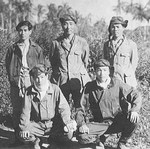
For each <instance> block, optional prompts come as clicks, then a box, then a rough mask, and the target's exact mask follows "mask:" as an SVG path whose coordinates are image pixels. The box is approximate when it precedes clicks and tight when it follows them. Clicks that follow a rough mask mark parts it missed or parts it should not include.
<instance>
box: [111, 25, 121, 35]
mask: <svg viewBox="0 0 150 149" xmlns="http://www.w3.org/2000/svg"><path fill="white" fill-rule="evenodd" d="M110 31H111V34H112V35H113V36H114V37H116V38H118V37H121V36H122V35H123V31H124V27H123V26H122V25H121V24H111V26H110Z"/></svg>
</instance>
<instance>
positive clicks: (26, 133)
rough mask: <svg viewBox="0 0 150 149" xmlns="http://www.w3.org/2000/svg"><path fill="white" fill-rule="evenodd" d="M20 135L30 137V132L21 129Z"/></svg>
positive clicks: (25, 137)
mask: <svg viewBox="0 0 150 149" xmlns="http://www.w3.org/2000/svg"><path fill="white" fill-rule="evenodd" d="M20 137H21V138H23V139H29V137H30V132H29V131H28V130H26V131H21V132H20Z"/></svg>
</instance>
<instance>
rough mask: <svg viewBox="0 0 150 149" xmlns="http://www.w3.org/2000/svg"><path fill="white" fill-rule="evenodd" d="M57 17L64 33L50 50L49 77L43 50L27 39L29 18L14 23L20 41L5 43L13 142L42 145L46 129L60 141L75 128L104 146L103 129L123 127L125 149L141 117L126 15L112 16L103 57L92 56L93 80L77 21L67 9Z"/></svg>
mask: <svg viewBox="0 0 150 149" xmlns="http://www.w3.org/2000/svg"><path fill="white" fill-rule="evenodd" d="M59 20H60V23H61V26H62V29H63V34H62V35H61V36H60V37H58V38H57V39H56V40H54V41H53V42H52V45H51V48H50V50H49V61H50V64H51V67H52V75H51V78H50V79H49V77H48V74H49V66H47V63H46V61H45V58H44V55H43V50H42V49H41V48H40V47H39V46H38V45H37V44H36V43H34V42H33V41H32V40H31V39H30V35H31V33H32V25H31V23H30V22H28V21H22V22H20V23H19V24H18V25H17V27H16V30H17V31H18V35H19V41H17V42H16V43H14V44H13V45H12V46H10V47H9V48H8V51H7V54H6V70H7V74H8V79H9V82H10V97H11V101H12V106H13V126H14V130H15V142H14V143H13V145H12V146H18V145H21V144H22V143H23V142H26V141H31V142H33V145H34V149H40V148H41V146H42V142H41V138H42V137H43V136H44V135H48V136H49V139H48V140H49V143H51V141H52V140H53V141H56V142H59V143H62V142H66V141H69V140H71V139H72V137H73V135H74V134H75V135H76V139H77V140H78V142H79V143H81V144H91V143H94V144H96V145H97V148H99V149H104V140H105V134H111V133H119V132H121V137H120V139H119V142H118V146H117V149H129V147H128V146H127V145H128V140H129V139H130V138H131V136H132V134H133V132H134V130H135V128H136V127H137V123H138V121H139V111H140V107H141V97H140V94H139V93H138V92H137V90H136V86H137V82H136V78H135V70H136V67H137V63H138V54H137V47H136V44H135V43H134V42H133V41H131V40H129V39H127V38H126V37H125V36H124V35H123V31H124V29H125V28H126V27H127V24H128V21H127V20H125V21H124V20H123V18H122V17H120V16H115V17H112V19H111V21H110V25H109V28H108V31H109V40H108V41H107V42H105V44H104V49H103V51H104V52H103V53H104V54H103V58H102V59H99V60H98V61H96V62H94V70H95V75H96V79H95V80H91V79H90V77H89V75H88V70H87V66H88V59H89V46H88V44H87V42H86V40H85V39H83V38H82V37H80V36H78V35H77V34H76V33H75V28H76V23H77V21H76V20H75V18H74V17H73V16H71V15H68V14H65V15H63V16H62V17H61V18H60V19H59ZM100 50H101V49H100ZM70 98H71V99H72V100H73V105H74V108H75V113H76V114H75V117H74V119H72V118H71V112H70V107H69V100H70Z"/></svg>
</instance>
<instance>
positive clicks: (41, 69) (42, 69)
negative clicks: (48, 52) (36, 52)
mask: <svg viewBox="0 0 150 149" xmlns="http://www.w3.org/2000/svg"><path fill="white" fill-rule="evenodd" d="M42 73H45V74H47V73H48V67H46V65H45V64H37V65H36V66H34V67H33V68H32V69H31V70H30V71H29V74H30V76H33V77H35V76H39V75H40V74H42Z"/></svg>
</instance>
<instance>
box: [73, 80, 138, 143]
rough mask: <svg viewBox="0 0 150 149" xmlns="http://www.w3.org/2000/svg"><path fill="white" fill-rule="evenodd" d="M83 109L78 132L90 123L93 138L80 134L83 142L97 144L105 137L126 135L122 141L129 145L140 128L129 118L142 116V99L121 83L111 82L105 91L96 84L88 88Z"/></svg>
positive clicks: (94, 82)
mask: <svg viewBox="0 0 150 149" xmlns="http://www.w3.org/2000/svg"><path fill="white" fill-rule="evenodd" d="M81 107H82V110H79V112H78V114H77V116H76V121H77V124H78V128H79V127H80V126H82V125H83V124H85V123H86V125H87V127H88V128H89V134H87V133H86V134H82V133H79V134H78V136H77V138H78V140H79V142H81V143H83V144H86V143H94V142H96V141H98V140H99V138H100V136H101V135H103V134H104V133H118V132H122V135H121V138H120V141H121V142H126V141H127V140H128V139H129V137H130V136H131V135H132V133H133V131H134V129H135V128H136V126H137V124H135V123H131V122H130V120H129V119H127V115H128V114H129V113H130V112H139V110H140V107H141V98H140V96H139V95H138V93H137V92H136V91H135V90H133V88H132V87H130V86H128V85H127V84H125V83H123V82H121V81H119V80H118V79H111V82H110V84H109V85H108V87H107V89H105V90H104V89H103V88H101V87H100V86H98V85H97V83H96V81H92V82H89V83H87V84H86V86H85V89H84V92H83V94H82V98H81Z"/></svg>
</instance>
